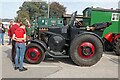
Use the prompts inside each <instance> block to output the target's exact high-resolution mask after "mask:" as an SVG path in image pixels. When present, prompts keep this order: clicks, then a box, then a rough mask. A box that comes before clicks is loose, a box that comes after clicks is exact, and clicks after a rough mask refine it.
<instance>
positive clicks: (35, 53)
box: [26, 48, 41, 62]
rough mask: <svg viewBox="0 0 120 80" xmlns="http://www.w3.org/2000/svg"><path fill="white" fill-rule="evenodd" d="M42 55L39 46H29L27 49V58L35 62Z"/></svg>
mask: <svg viewBox="0 0 120 80" xmlns="http://www.w3.org/2000/svg"><path fill="white" fill-rule="evenodd" d="M40 56H41V52H39V50H38V49H37V48H29V49H28V50H27V51H26V58H27V59H28V60H29V61H32V62H35V61H38V60H39V57H40Z"/></svg>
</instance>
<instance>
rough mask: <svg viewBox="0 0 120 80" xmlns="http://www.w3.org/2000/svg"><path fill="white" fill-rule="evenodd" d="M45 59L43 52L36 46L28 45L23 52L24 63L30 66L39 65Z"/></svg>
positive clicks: (33, 44)
mask: <svg viewBox="0 0 120 80" xmlns="http://www.w3.org/2000/svg"><path fill="white" fill-rule="evenodd" d="M44 57H45V54H44V50H43V48H42V47H40V46H39V45H38V44H35V43H30V44H29V45H27V48H26V52H25V62H28V63H31V64H38V63H40V62H41V61H42V60H43V59H44Z"/></svg>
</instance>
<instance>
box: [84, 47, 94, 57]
mask: <svg viewBox="0 0 120 80" xmlns="http://www.w3.org/2000/svg"><path fill="white" fill-rule="evenodd" d="M82 52H83V55H84V56H89V55H90V54H92V50H91V48H90V47H83V49H82Z"/></svg>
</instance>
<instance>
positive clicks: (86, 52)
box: [78, 42, 95, 58]
mask: <svg viewBox="0 0 120 80" xmlns="http://www.w3.org/2000/svg"><path fill="white" fill-rule="evenodd" d="M94 53H95V46H94V45H93V44H92V43H90V42H83V43H81V44H80V45H79V46H78V54H79V56H80V57H82V58H91V57H92V56H93V55H94Z"/></svg>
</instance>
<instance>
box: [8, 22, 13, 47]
mask: <svg viewBox="0 0 120 80" xmlns="http://www.w3.org/2000/svg"><path fill="white" fill-rule="evenodd" d="M12 26H13V21H10V26H9V29H8V36H9V42H8V45H11V43H12V41H11V38H12V35H11V32H10V28H11V27H12Z"/></svg>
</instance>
